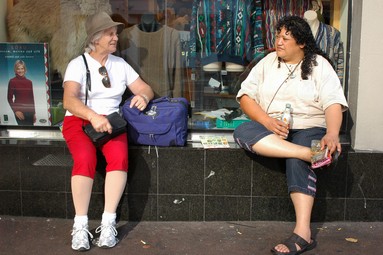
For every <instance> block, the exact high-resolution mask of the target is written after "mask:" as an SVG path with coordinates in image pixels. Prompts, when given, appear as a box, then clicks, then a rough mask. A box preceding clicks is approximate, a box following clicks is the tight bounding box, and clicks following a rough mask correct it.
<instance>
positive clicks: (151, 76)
mask: <svg viewBox="0 0 383 255" xmlns="http://www.w3.org/2000/svg"><path fill="white" fill-rule="evenodd" d="M67 2H68V1H60V0H54V1H34V0H18V1H16V0H14V1H12V0H8V1H7V2H6V4H5V5H6V6H4V7H5V8H6V9H7V12H5V13H4V14H3V15H4V17H3V20H4V22H3V26H4V28H5V30H6V31H8V34H7V38H4V40H2V41H3V42H4V43H1V44H0V58H1V59H0V61H1V63H2V64H1V65H0V69H1V70H0V76H1V77H2V78H1V81H0V82H1V84H0V89H1V93H0V95H3V98H2V99H1V100H0V121H1V123H0V125H1V126H18V125H21V126H23V125H27V126H28V125H34V126H57V125H59V123H60V122H61V120H62V119H63V116H64V109H62V93H63V89H62V76H63V75H64V72H65V66H66V64H67V63H68V61H69V60H70V59H71V58H73V57H75V56H77V55H78V54H80V53H82V48H81V47H82V44H81V43H82V41H81V40H84V36H85V31H84V30H83V27H82V26H83V22H84V17H86V15H88V14H89V13H92V12H95V11H96V10H105V11H108V12H109V13H110V14H111V16H112V18H113V19H114V20H115V21H119V22H123V23H125V29H124V31H123V32H122V33H121V34H120V36H119V45H118V50H117V52H116V53H115V54H116V55H118V56H121V57H123V58H124V59H125V60H126V61H127V62H128V63H129V64H130V65H131V66H132V67H133V68H134V69H135V70H136V71H137V72H138V73H139V74H140V76H141V77H142V78H143V79H144V80H145V81H146V82H147V83H148V84H149V85H151V86H152V87H153V89H154V91H155V94H156V96H157V97H160V96H171V97H185V98H186V99H187V100H188V101H189V102H190V105H191V108H192V116H191V119H190V122H189V123H190V129H191V130H206V129H209V130H233V128H235V127H236V126H237V125H239V124H240V123H242V122H244V121H248V119H247V117H246V116H244V115H242V113H241V111H240V107H239V104H238V102H237V101H236V98H235V96H236V93H237V91H238V90H239V88H240V82H241V79H243V78H244V72H245V73H246V71H248V70H246V68H247V67H248V66H249V64H250V63H251V62H252V61H254V60H260V59H261V58H262V56H263V55H264V54H265V52H267V51H269V50H271V49H272V48H273V47H274V45H273V39H274V38H273V35H274V31H273V26H274V25H275V23H276V21H277V19H278V18H279V17H282V16H285V15H298V16H302V17H304V14H305V13H306V12H307V11H308V10H314V11H315V12H316V13H317V14H318V17H319V18H320V21H321V22H322V23H326V24H328V25H330V24H335V23H336V22H335V21H337V20H339V17H338V16H334V13H336V14H339V10H338V9H339V2H341V1H320V0H317V1H309V0H296V1H282V0H232V1H214V0H177V1H174V0H110V1H108V0H102V1H93V0H92V1H90V0H82V1H81V0H78V1H73V2H72V1H69V2H70V4H68V3H67ZM287 2H288V3H289V5H286V4H287ZM222 3H224V4H222ZM21 4H25V5H24V6H25V7H24V8H22V9H18V11H17V12H18V13H16V14H15V12H16V11H15V10H17V8H16V6H17V5H21ZM28 8H30V9H31V10H28ZM334 8H337V10H334ZM36 12H42V13H44V15H43V14H42V15H37V14H36ZM10 15H11V16H12V17H13V19H17V21H18V22H19V23H16V21H10V20H8V22H6V18H7V16H8V18H9V17H10ZM39 17H43V18H44V19H46V20H44V21H43V20H39V19H40V18H39ZM334 17H335V19H336V20H335V21H334ZM333 22H334V23H333ZM16 24H17V25H16ZM17 26H19V27H17ZM16 30H17V31H19V32H18V33H15V32H14V31H16ZM23 31H24V32H26V33H25V34H22V32H23ZM2 39H3V38H2ZM12 47H13V48H17V47H19V48H20V47H24V48H25V49H26V50H28V51H30V50H32V52H33V51H34V49H35V48H36V47H37V48H39V49H40V48H41V47H42V48H41V52H40V53H38V52H37V51H35V53H34V54H29V55H28V54H27V52H24V53H23V52H16V51H14V52H13V53H11V54H8V53H9V51H10V49H12ZM44 50H46V52H45V51H44ZM7 54H8V55H7ZM336 54H337V55H336V56H334V58H335V57H337V58H339V57H340V56H342V59H341V60H339V59H338V60H336V61H338V62H336V64H339V66H338V68H339V70H338V71H339V75H340V79H342V78H343V73H344V70H343V65H342V64H343V62H344V60H343V57H344V55H345V54H344V53H343V51H341V50H340V49H339V52H336ZM19 58H22V59H23V60H24V62H26V63H27V69H28V72H27V75H26V77H27V78H29V79H30V80H31V81H32V84H33V92H35V93H34V96H35V100H34V101H35V107H36V110H35V115H36V116H35V120H34V124H30V123H21V122H17V121H16V119H15V113H14V109H12V107H11V106H10V104H9V100H8V99H9V98H7V97H5V95H7V94H8V92H7V87H8V81H9V80H10V79H11V78H12V77H13V76H14V71H13V69H14V68H13V65H14V62H15V61H16V60H17V59H19ZM44 61H46V62H44ZM253 64H254V63H253ZM37 66H39V67H40V66H42V67H43V69H38V68H37ZM44 68H46V69H44ZM44 79H46V80H44ZM10 98H11V99H13V100H14V99H15V95H11V96H10Z"/></svg>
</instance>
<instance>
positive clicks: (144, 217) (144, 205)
mask: <svg viewBox="0 0 383 255" xmlns="http://www.w3.org/2000/svg"><path fill="white" fill-rule="evenodd" d="M157 212H158V206H157V196H155V195H147V194H127V195H124V196H123V197H122V199H121V202H120V206H119V208H118V210H117V214H118V215H119V217H120V218H121V220H125V221H134V222H138V221H157Z"/></svg>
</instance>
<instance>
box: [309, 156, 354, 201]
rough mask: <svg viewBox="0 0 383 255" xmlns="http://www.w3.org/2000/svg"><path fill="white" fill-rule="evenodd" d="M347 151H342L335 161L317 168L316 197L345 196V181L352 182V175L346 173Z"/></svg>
mask: <svg viewBox="0 0 383 255" xmlns="http://www.w3.org/2000/svg"><path fill="white" fill-rule="evenodd" d="M347 158H348V152H345V151H344V152H343V153H342V154H341V155H340V156H339V158H338V161H337V163H336V165H332V166H330V167H327V168H323V169H317V170H315V173H316V174H317V195H316V197H317V198H345V197H347V196H348V194H347V183H352V176H351V175H349V174H347V171H348V167H347Z"/></svg>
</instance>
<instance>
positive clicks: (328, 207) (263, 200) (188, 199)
mask: <svg viewBox="0 0 383 255" xmlns="http://www.w3.org/2000/svg"><path fill="white" fill-rule="evenodd" d="M129 160H130V169H129V180H128V185H127V188H126V193H125V195H124V197H123V199H122V201H121V206H120V207H119V209H118V213H119V217H120V218H121V219H123V220H132V221H139V220H144V221H238V220H240V221H255V220H282V221H294V211H293V206H292V203H291V201H290V199H289V197H288V195H287V192H286V190H287V189H286V181H285V175H284V173H283V165H282V162H281V161H279V160H276V159H274V160H270V159H267V160H266V159H261V158H258V159H254V158H253V155H249V154H247V153H245V152H244V151H243V150H241V149H234V148H233V149H214V150H204V149H201V148H192V147H183V148H158V156H157V153H156V151H155V149H154V148H153V147H151V148H150V150H149V147H146V146H143V147H131V148H130V150H129ZM382 163H383V154H382V153H358V152H352V151H348V150H344V153H343V154H342V155H341V157H340V160H339V162H338V164H337V167H336V168H335V169H327V170H321V171H318V172H317V173H318V187H317V188H318V194H317V199H316V201H315V205H314V211H313V221H382V220H383V185H382V183H383V174H382V172H383V164H382ZM71 164H72V162H71V157H70V155H69V153H68V150H67V148H66V146H65V143H64V142H62V141H52V142H47V141H16V142H15V141H14V140H1V141H0V200H1V203H0V215H15V216H38V217H39V216H41V217H55V218H72V217H73V216H74V210H73V205H72V198H71V193H70V175H71ZM104 165H105V162H104V161H103V159H102V157H101V156H100V161H99V165H98V172H99V173H98V174H97V176H96V179H95V184H94V188H93V194H92V200H91V204H90V209H89V217H90V218H91V219H99V218H100V217H101V213H102V211H103V173H102V169H103V166H104Z"/></svg>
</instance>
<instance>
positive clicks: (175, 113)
mask: <svg viewBox="0 0 383 255" xmlns="http://www.w3.org/2000/svg"><path fill="white" fill-rule="evenodd" d="M130 102H131V98H129V99H127V100H126V101H125V103H124V104H123V106H122V116H123V118H124V119H125V120H126V122H127V129H128V139H129V143H133V144H141V145H154V146H185V145H186V141H187V134H188V112H189V103H188V101H187V100H186V99H185V98H183V97H179V98H170V97H161V98H157V99H154V100H151V101H150V102H149V103H148V105H147V107H146V109H145V110H144V111H140V110H138V109H137V108H135V107H133V108H130V106H129V105H130Z"/></svg>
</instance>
